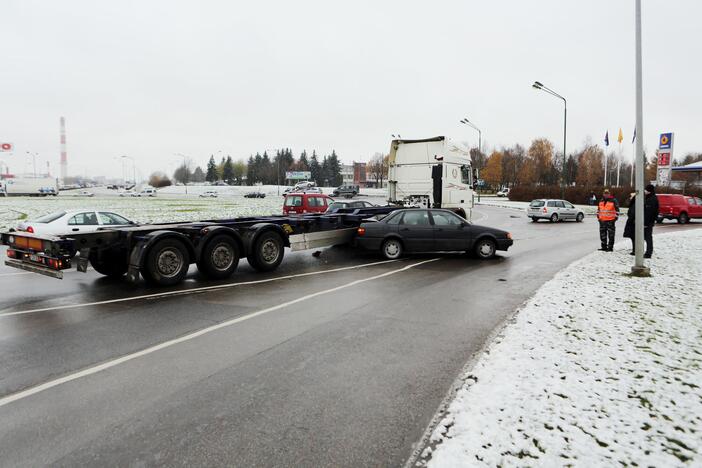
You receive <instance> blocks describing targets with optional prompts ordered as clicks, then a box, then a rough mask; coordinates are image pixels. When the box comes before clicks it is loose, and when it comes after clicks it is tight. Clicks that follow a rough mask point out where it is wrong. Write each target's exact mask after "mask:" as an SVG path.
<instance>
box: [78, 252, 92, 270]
mask: <svg viewBox="0 0 702 468" xmlns="http://www.w3.org/2000/svg"><path fill="white" fill-rule="evenodd" d="M89 256H90V249H80V254H79V255H78V258H77V259H76V270H78V271H80V272H81V273H85V272H87V271H88V257H89Z"/></svg>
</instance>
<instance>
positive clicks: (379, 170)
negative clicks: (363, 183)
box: [366, 153, 388, 188]
mask: <svg viewBox="0 0 702 468" xmlns="http://www.w3.org/2000/svg"><path fill="white" fill-rule="evenodd" d="M366 171H367V173H368V174H369V175H370V177H371V178H372V179H373V180H375V184H376V185H377V186H378V188H380V187H382V186H383V180H384V179H385V178H387V175H388V157H387V156H384V155H383V154H382V153H375V154H374V155H373V157H372V158H371V159H370V161H369V162H368V164H366Z"/></svg>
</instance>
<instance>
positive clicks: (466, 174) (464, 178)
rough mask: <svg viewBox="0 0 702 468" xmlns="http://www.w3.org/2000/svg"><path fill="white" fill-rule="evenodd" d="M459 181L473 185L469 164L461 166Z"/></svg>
mask: <svg viewBox="0 0 702 468" xmlns="http://www.w3.org/2000/svg"><path fill="white" fill-rule="evenodd" d="M461 182H462V183H464V184H467V185H470V186H473V173H472V172H471V170H470V166H461Z"/></svg>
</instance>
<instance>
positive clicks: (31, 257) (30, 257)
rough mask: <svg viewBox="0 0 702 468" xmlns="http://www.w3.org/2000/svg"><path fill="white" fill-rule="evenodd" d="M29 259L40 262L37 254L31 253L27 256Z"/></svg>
mask: <svg viewBox="0 0 702 468" xmlns="http://www.w3.org/2000/svg"><path fill="white" fill-rule="evenodd" d="M29 259H30V260H31V261H33V262H41V258H39V255H34V254H31V255H30V256H29Z"/></svg>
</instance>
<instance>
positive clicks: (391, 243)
mask: <svg viewBox="0 0 702 468" xmlns="http://www.w3.org/2000/svg"><path fill="white" fill-rule="evenodd" d="M402 250H403V249H402V242H400V239H395V238H392V239H385V241H384V242H383V245H382V246H381V247H380V252H381V253H382V254H383V257H385V258H387V259H388V260H396V259H398V258H400V257H401V256H402Z"/></svg>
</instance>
